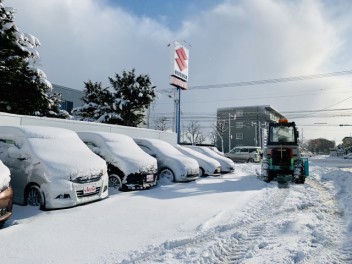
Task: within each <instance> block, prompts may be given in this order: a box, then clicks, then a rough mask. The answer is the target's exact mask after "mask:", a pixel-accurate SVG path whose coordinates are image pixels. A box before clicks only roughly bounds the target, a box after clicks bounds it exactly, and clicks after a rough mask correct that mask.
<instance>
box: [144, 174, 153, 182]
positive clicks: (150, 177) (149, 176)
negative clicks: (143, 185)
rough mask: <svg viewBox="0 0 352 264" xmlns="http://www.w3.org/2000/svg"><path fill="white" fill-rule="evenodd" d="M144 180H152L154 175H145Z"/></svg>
mask: <svg viewBox="0 0 352 264" xmlns="http://www.w3.org/2000/svg"><path fill="white" fill-rule="evenodd" d="M146 181H147V182H152V181H154V175H153V174H149V175H147V177H146Z"/></svg>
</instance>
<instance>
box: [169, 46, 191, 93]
mask: <svg viewBox="0 0 352 264" xmlns="http://www.w3.org/2000/svg"><path fill="white" fill-rule="evenodd" d="M188 58H189V51H188V49H187V48H185V47H184V46H182V45H181V44H180V43H178V42H174V43H173V44H172V47H171V78H170V84H171V85H173V86H176V87H179V88H181V89H188Z"/></svg>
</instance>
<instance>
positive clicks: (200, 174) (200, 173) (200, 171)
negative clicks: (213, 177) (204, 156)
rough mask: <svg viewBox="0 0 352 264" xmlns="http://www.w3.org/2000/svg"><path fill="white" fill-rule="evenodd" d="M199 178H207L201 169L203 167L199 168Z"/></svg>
mask: <svg viewBox="0 0 352 264" xmlns="http://www.w3.org/2000/svg"><path fill="white" fill-rule="evenodd" d="M198 176H199V177H204V176H205V175H204V170H203V168H201V167H199V173H198Z"/></svg>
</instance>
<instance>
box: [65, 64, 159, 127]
mask: <svg viewBox="0 0 352 264" xmlns="http://www.w3.org/2000/svg"><path fill="white" fill-rule="evenodd" d="M115 78H116V79H113V78H110V77H109V81H110V83H111V85H112V87H111V88H110V89H109V88H108V87H106V88H103V87H102V84H101V83H98V82H95V83H93V82H92V81H88V82H86V83H85V89H84V93H85V95H84V97H83V98H82V99H83V101H84V103H85V104H84V105H83V106H81V107H77V108H74V109H73V110H72V114H73V116H74V117H75V118H76V119H79V120H85V121H95V122H101V123H109V124H116V125H124V126H134V127H136V126H138V125H140V124H143V122H144V117H145V113H146V110H147V109H148V107H149V106H150V104H151V102H152V101H153V100H154V98H155V97H156V91H155V86H153V85H152V84H151V82H150V79H149V77H148V76H147V75H140V76H136V75H135V70H134V69H133V70H132V71H130V72H126V71H123V73H122V76H120V75H118V74H116V76H115Z"/></svg>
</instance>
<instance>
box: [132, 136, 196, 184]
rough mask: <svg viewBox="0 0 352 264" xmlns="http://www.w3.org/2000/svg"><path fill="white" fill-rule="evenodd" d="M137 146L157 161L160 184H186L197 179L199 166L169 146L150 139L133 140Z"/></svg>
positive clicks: (163, 142) (193, 160)
mask: <svg viewBox="0 0 352 264" xmlns="http://www.w3.org/2000/svg"><path fill="white" fill-rule="evenodd" d="M134 141H135V142H136V143H137V145H138V146H139V147H140V148H141V149H143V150H144V151H145V152H146V153H148V154H149V155H151V156H152V157H155V158H156V160H157V161H158V174H159V180H160V182H161V183H168V182H188V181H193V180H196V179H198V178H199V165H198V162H197V161H196V160H195V159H192V158H190V157H188V156H186V155H184V154H182V153H181V152H180V151H178V150H177V149H176V148H175V147H174V146H172V145H171V144H169V143H167V142H165V141H162V140H159V139H150V138H134Z"/></svg>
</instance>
